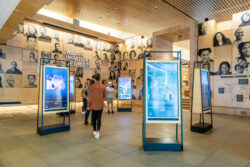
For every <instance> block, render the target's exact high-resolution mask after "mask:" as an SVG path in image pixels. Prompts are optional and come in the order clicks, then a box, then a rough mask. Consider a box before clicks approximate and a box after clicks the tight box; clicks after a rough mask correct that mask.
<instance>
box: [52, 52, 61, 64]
mask: <svg viewBox="0 0 250 167" xmlns="http://www.w3.org/2000/svg"><path fill="white" fill-rule="evenodd" d="M54 59H55V62H54V63H53V64H55V65H57V66H63V63H62V62H61V61H60V60H59V55H58V54H55V55H54Z"/></svg>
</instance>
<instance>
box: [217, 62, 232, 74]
mask: <svg viewBox="0 0 250 167" xmlns="http://www.w3.org/2000/svg"><path fill="white" fill-rule="evenodd" d="M223 64H225V65H226V66H227V67H228V72H229V71H230V64H229V63H228V62H227V61H223V62H222V63H220V68H219V73H220V74H221V73H222V71H221V67H222V65H223Z"/></svg>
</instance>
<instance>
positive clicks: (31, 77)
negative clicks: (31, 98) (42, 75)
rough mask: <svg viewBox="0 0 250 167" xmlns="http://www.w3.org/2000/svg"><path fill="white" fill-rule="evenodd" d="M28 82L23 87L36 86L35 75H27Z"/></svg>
mask: <svg viewBox="0 0 250 167" xmlns="http://www.w3.org/2000/svg"><path fill="white" fill-rule="evenodd" d="M27 79H28V84H27V85H25V86H24V88H37V85H36V75H28V78H27Z"/></svg>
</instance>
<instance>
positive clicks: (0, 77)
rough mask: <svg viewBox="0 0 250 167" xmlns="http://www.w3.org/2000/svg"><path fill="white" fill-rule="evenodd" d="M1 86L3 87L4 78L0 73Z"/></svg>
mask: <svg viewBox="0 0 250 167" xmlns="http://www.w3.org/2000/svg"><path fill="white" fill-rule="evenodd" d="M0 88H3V78H2V76H1V75H0Z"/></svg>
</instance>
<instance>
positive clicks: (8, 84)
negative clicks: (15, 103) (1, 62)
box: [5, 75, 16, 88]
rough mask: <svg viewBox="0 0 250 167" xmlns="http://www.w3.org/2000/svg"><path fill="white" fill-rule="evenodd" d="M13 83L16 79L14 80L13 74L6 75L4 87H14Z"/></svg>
mask: <svg viewBox="0 0 250 167" xmlns="http://www.w3.org/2000/svg"><path fill="white" fill-rule="evenodd" d="M15 83H16V81H15V79H14V77H13V76H11V75H8V76H7V77H6V86H5V87H6V88H14V87H15Z"/></svg>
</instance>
